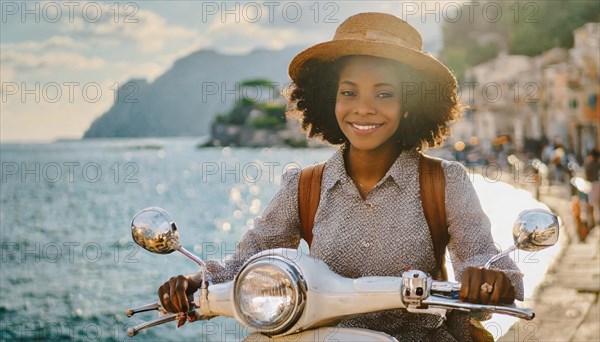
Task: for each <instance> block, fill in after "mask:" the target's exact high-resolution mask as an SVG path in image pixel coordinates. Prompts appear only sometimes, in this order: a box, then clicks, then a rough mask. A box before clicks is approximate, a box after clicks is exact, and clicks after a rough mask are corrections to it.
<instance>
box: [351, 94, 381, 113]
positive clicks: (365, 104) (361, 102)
mask: <svg viewBox="0 0 600 342" xmlns="http://www.w3.org/2000/svg"><path fill="white" fill-rule="evenodd" d="M376 112H377V111H376V109H375V106H374V103H373V101H372V100H371V99H369V98H364V97H362V98H359V99H358V101H356V107H354V113H355V114H358V115H373V114H375V113H376Z"/></svg>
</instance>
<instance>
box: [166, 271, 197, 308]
mask: <svg viewBox="0 0 600 342" xmlns="http://www.w3.org/2000/svg"><path fill="white" fill-rule="evenodd" d="M200 284H201V280H200V277H199V275H198V274H193V275H189V276H184V275H178V276H175V277H172V278H171V279H169V281H167V282H165V283H164V284H162V285H161V286H160V287H159V288H158V298H159V299H160V303H161V304H162V306H163V308H165V310H167V311H168V312H171V313H178V312H184V313H186V312H188V311H190V309H191V308H190V302H193V300H194V292H196V291H197V290H198V289H199V288H200Z"/></svg>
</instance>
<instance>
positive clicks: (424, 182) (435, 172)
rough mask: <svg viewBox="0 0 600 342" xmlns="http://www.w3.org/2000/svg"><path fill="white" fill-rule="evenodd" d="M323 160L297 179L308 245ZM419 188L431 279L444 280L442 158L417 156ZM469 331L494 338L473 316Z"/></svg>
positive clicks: (445, 238)
mask: <svg viewBox="0 0 600 342" xmlns="http://www.w3.org/2000/svg"><path fill="white" fill-rule="evenodd" d="M324 168H325V163H324V162H323V163H319V164H316V165H313V166H309V167H306V168H304V169H302V172H301V173H300V180H299V181H298V214H299V217H300V225H301V226H302V233H303V238H304V240H305V241H306V242H307V243H308V246H309V247H310V245H311V243H312V238H313V234H312V229H313V226H314V221H315V215H316V213H317V208H318V206H319V201H320V197H321V180H322V178H323V170H324ZM419 187H420V191H421V205H422V206H423V214H424V215H425V220H426V221H427V225H428V226H429V232H430V234H431V240H432V242H433V251H434V256H435V262H436V269H435V273H434V278H435V279H436V280H441V281H447V280H448V273H447V271H446V246H447V245H448V242H449V241H450V235H449V234H448V223H447V221H446V177H445V176H444V170H443V169H442V160H441V159H439V158H433V157H430V156H426V155H424V154H421V155H420V156H419ZM469 333H470V335H471V337H472V338H473V341H476V342H479V341H482V342H483V341H485V342H490V341H494V337H493V336H492V334H490V332H489V331H487V330H486V329H485V327H484V326H483V325H482V324H481V322H479V321H478V320H477V319H475V318H470V320H469Z"/></svg>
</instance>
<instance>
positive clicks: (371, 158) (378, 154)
mask: <svg viewBox="0 0 600 342" xmlns="http://www.w3.org/2000/svg"><path fill="white" fill-rule="evenodd" d="M394 145H395V144H394ZM394 145H392V146H389V147H383V146H382V148H378V149H375V150H368V151H365V150H358V149H356V148H354V147H353V146H352V145H350V146H348V147H347V149H346V153H345V154H344V159H345V164H346V172H347V173H348V175H349V176H350V178H352V180H353V181H354V183H355V184H356V185H357V188H358V190H359V192H360V194H361V195H362V197H363V198H365V197H366V194H367V193H368V192H369V191H370V190H371V189H373V187H375V185H376V184H377V183H378V182H379V181H380V180H381V179H382V178H383V176H385V174H386V173H387V172H388V170H389V169H390V167H392V165H393V164H394V162H395V161H396V159H397V158H398V155H399V154H400V152H401V149H400V148H399V147H397V145H396V146H394Z"/></svg>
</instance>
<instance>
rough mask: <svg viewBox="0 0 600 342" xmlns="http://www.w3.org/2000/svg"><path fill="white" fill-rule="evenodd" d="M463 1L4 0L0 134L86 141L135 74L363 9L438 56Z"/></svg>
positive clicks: (314, 28) (283, 36)
mask: <svg viewBox="0 0 600 342" xmlns="http://www.w3.org/2000/svg"><path fill="white" fill-rule="evenodd" d="M459 2H460V1H427V2H424V1H319V2H317V1H264V2H263V1H260V2H256V1H178V0H174V1H160V0H159V1H123V2H115V1H64V2H61V1H42V2H40V1H6V0H0V5H1V6H0V16H1V18H0V25H1V26H0V81H1V86H2V87H1V90H0V95H1V102H0V141H2V142H9V141H53V140H56V139H64V138H68V139H77V138H80V137H81V136H82V135H83V133H84V132H85V131H86V129H87V128H88V127H89V125H90V124H91V123H92V121H93V120H94V119H95V118H97V117H98V116H100V115H102V114H103V113H104V112H106V111H107V110H108V109H109V108H110V107H111V106H112V104H114V103H115V101H116V100H117V99H116V98H115V91H116V89H117V88H118V87H119V86H120V85H122V84H124V83H126V82H127V81H128V80H130V79H131V78H145V79H147V80H148V81H150V82H152V81H153V80H154V79H156V78H157V77H158V76H160V75H161V74H163V73H164V72H165V71H167V70H168V69H169V68H170V67H171V65H172V64H173V62H174V61H176V60H177V59H179V58H181V57H184V56H186V55H188V54H190V53H192V52H195V51H197V50H200V49H213V50H216V51H218V52H221V53H228V54H242V53H246V52H249V51H251V50H252V49H256V48H267V49H282V48H285V47H288V46H303V47H308V46H310V45H312V44H315V43H319V42H323V41H327V40H330V39H331V38H332V36H333V33H334V31H335V29H336V27H337V26H338V25H339V24H340V23H341V22H342V21H343V20H344V19H346V18H347V17H349V16H350V15H352V14H356V13H360V12H370V11H371V12H386V13H391V14H395V15H397V16H399V17H401V18H403V19H405V20H407V21H408V22H410V23H411V24H412V25H414V26H415V27H416V28H417V30H418V31H419V32H420V33H421V35H422V36H423V41H424V42H425V43H426V45H427V46H429V47H430V48H431V51H429V52H432V53H435V52H437V51H436V50H439V49H440V48H441V46H442V45H441V44H442V43H441V42H442V35H441V30H440V28H441V23H443V22H444V21H446V20H451V19H452V14H451V13H452V11H453V10H454V9H455V8H456V7H457V6H458V3H459ZM224 72H227V71H224Z"/></svg>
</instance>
